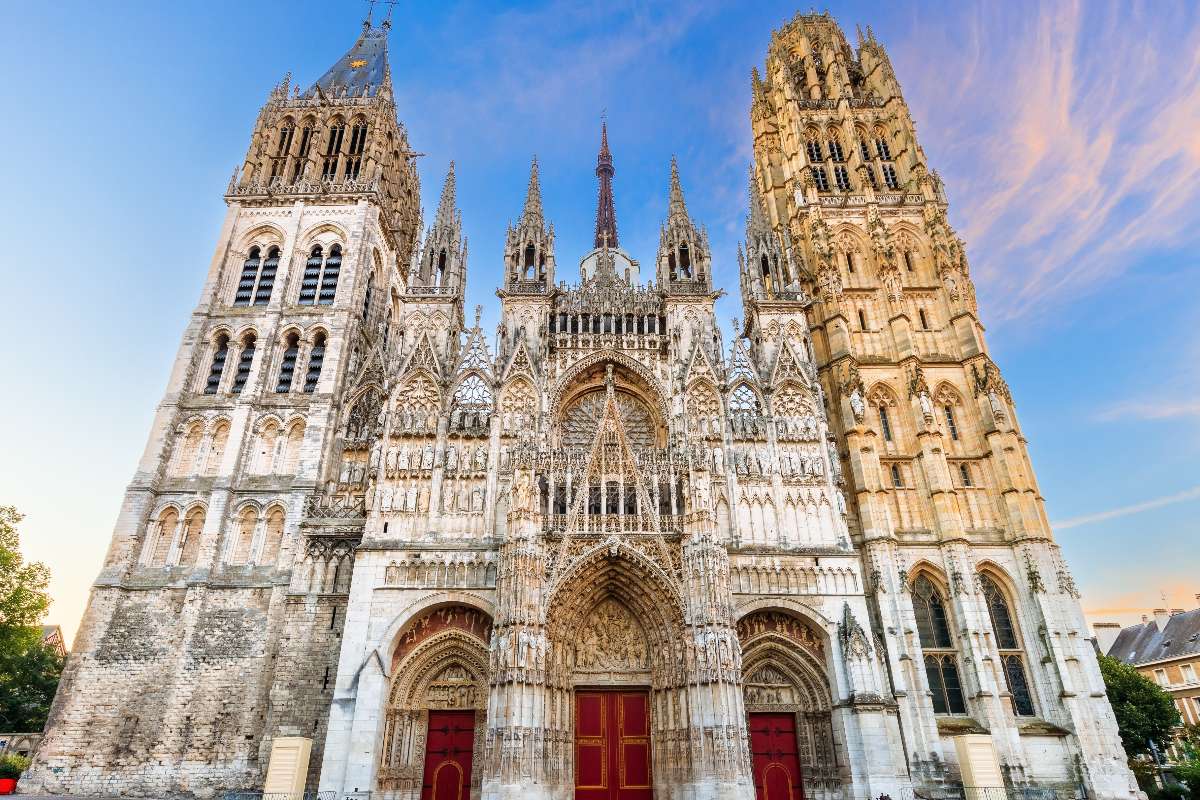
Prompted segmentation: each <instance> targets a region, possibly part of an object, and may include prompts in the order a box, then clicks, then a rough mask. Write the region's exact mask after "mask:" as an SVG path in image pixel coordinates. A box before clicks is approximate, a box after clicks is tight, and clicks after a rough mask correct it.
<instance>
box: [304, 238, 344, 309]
mask: <svg viewBox="0 0 1200 800" xmlns="http://www.w3.org/2000/svg"><path fill="white" fill-rule="evenodd" d="M341 269H342V246H341V245H337V244H335V245H333V246H332V247H330V248H329V255H328V256H326V255H325V251H324V248H322V247H321V245H319V244H318V245H314V246H313V249H312V250H311V251H309V256H308V261H306V262H305V263H304V277H303V279H302V280H301V283H300V305H302V306H311V305H322V306H328V305H333V299H334V297H335V296H336V295H337V284H338V275H339V273H340V272H341Z"/></svg>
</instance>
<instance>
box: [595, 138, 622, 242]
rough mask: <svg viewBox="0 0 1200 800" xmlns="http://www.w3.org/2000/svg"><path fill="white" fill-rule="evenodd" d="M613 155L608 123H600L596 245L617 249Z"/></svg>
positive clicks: (597, 164)
mask: <svg viewBox="0 0 1200 800" xmlns="http://www.w3.org/2000/svg"><path fill="white" fill-rule="evenodd" d="M615 173H616V170H615V169H613V160H612V153H611V152H610V151H609V149H608V123H607V122H602V123H600V154H599V155H598V156H596V177H597V178H599V179H600V199H599V201H598V202H597V203H596V244H595V246H596V247H597V248H600V247H605V246H607V247H617V246H618V242H617V210H616V208H615V207H614V206H613V191H612V178H613V175H614V174H615Z"/></svg>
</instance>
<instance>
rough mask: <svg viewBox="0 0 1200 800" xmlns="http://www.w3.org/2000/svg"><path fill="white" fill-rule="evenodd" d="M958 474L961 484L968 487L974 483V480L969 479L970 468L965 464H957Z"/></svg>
mask: <svg viewBox="0 0 1200 800" xmlns="http://www.w3.org/2000/svg"><path fill="white" fill-rule="evenodd" d="M958 476H959V477H960V478H962V485H963V486H966V487H967V488H968V489H969V488H971V487H972V486H974V485H975V481H973V480H972V479H971V468H970V467H968V466H967V465H966V464H959V465H958Z"/></svg>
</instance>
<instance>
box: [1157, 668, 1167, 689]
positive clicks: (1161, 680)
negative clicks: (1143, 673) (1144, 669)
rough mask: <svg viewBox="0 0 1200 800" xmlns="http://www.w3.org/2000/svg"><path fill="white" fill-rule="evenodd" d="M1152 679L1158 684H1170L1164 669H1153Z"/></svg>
mask: <svg viewBox="0 0 1200 800" xmlns="http://www.w3.org/2000/svg"><path fill="white" fill-rule="evenodd" d="M1154 680H1155V681H1156V682H1157V683H1158V685H1159V686H1170V685H1171V684H1170V682H1168V681H1167V671H1166V670H1165V669H1156V670H1154Z"/></svg>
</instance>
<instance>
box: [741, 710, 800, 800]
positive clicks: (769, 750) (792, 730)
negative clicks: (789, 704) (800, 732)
mask: <svg viewBox="0 0 1200 800" xmlns="http://www.w3.org/2000/svg"><path fill="white" fill-rule="evenodd" d="M750 761H751V764H752V765H753V767H754V793H755V794H756V795H757V796H758V800H803V798H804V786H803V784H802V783H801V780H800V756H799V754H798V753H797V752H796V717H795V715H794V714H774V713H763V714H751V715H750Z"/></svg>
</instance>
